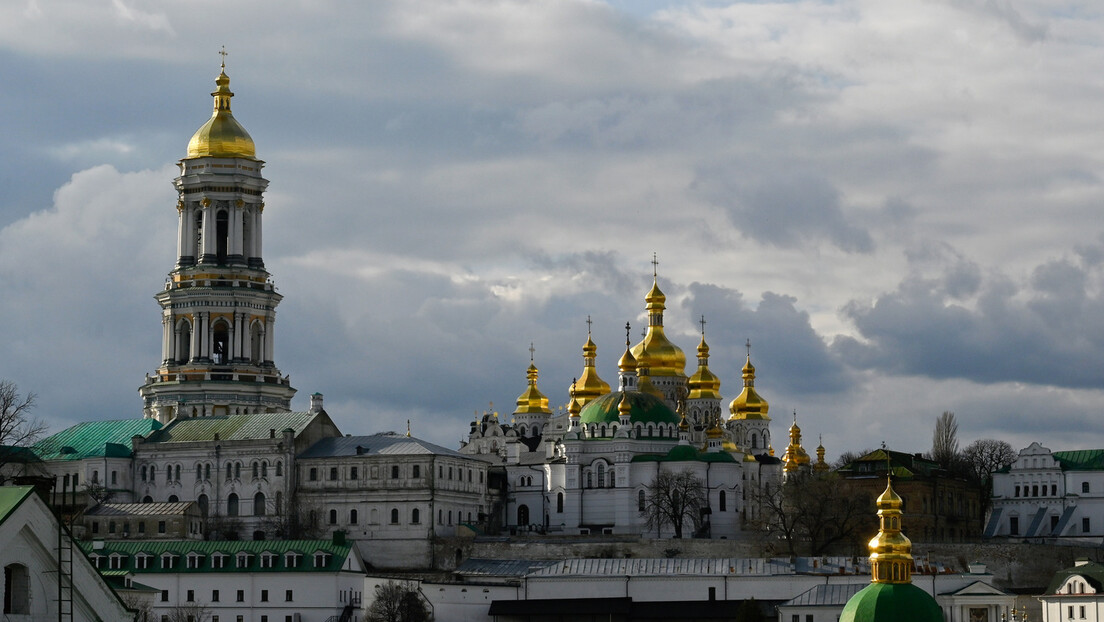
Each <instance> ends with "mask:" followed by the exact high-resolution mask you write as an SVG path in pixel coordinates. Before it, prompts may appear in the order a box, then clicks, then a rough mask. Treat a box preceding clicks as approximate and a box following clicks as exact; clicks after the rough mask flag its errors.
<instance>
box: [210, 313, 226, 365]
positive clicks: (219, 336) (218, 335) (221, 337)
mask: <svg viewBox="0 0 1104 622" xmlns="http://www.w3.org/2000/svg"><path fill="white" fill-rule="evenodd" d="M211 359H212V360H213V361H214V362H215V365H225V364H226V363H227V362H229V360H230V325H229V324H227V323H226V322H224V321H222V320H219V321H218V322H215V325H214V326H213V327H212V331H211Z"/></svg>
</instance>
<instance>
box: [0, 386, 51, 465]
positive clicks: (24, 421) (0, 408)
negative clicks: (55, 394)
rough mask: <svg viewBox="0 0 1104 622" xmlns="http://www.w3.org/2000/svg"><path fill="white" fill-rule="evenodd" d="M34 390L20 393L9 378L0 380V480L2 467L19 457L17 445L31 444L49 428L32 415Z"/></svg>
mask: <svg viewBox="0 0 1104 622" xmlns="http://www.w3.org/2000/svg"><path fill="white" fill-rule="evenodd" d="M36 397H37V396H36V395H35V394H34V393H31V392H27V394H26V395H23V394H21V393H19V387H18V386H16V384H15V383H14V382H12V381H10V380H0V483H2V482H3V475H2V473H3V472H4V469H3V467H4V466H5V465H6V464H9V463H11V462H15V461H17V460H19V459H20V455H21V452H19V451H18V450H17V449H16V448H22V447H30V446H31V445H34V444H35V442H36V441H38V439H39V438H41V437H42V435H43V434H45V433H46V430H47V429H48V428H47V426H46V424H45V423H44V422H42V421H41V420H39V419H35V418H33V417H31V410H33V409H34V406H35V398H36Z"/></svg>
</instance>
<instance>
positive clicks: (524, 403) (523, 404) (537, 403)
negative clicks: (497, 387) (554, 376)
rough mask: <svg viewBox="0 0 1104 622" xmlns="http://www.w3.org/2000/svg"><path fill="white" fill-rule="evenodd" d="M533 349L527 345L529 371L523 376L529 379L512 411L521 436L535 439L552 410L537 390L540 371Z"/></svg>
mask: <svg viewBox="0 0 1104 622" xmlns="http://www.w3.org/2000/svg"><path fill="white" fill-rule="evenodd" d="M534 351H535V350H534V348H533V345H532V344H529V369H527V370H525V375H526V377H528V379H529V386H528V387H526V388H525V392H524V393H522V394H521V395H520V396H518V398H517V410H515V411H514V423H515V424H516V425H517V427H518V431H519V432H520V434H521V436H525V437H537V436H540V435H541V431H542V430H543V429H544V426H545V425H546V424H547V423H548V418H549V417H551V416H552V409H550V408H549V407H548V398H547V397H545V395H544V393H541V390H540V389H538V388H537V378H538V377H539V376H540V371H539V370H538V369H537V364H536V362H535V361H534V360H533V356H534Z"/></svg>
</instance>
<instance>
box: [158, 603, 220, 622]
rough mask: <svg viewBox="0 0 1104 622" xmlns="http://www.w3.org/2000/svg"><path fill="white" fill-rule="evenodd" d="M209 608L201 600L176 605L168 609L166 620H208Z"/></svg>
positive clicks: (173, 621)
mask: <svg viewBox="0 0 1104 622" xmlns="http://www.w3.org/2000/svg"><path fill="white" fill-rule="evenodd" d="M210 619H211V610H210V609H208V608H207V605H205V604H204V603H201V602H194V603H188V604H184V605H177V606H176V607H173V608H172V609H169V613H168V622H209V621H210Z"/></svg>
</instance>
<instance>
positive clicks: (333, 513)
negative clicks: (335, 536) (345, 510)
mask: <svg viewBox="0 0 1104 622" xmlns="http://www.w3.org/2000/svg"><path fill="white" fill-rule="evenodd" d="M330 524H331V525H336V524H337V510H330Z"/></svg>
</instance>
